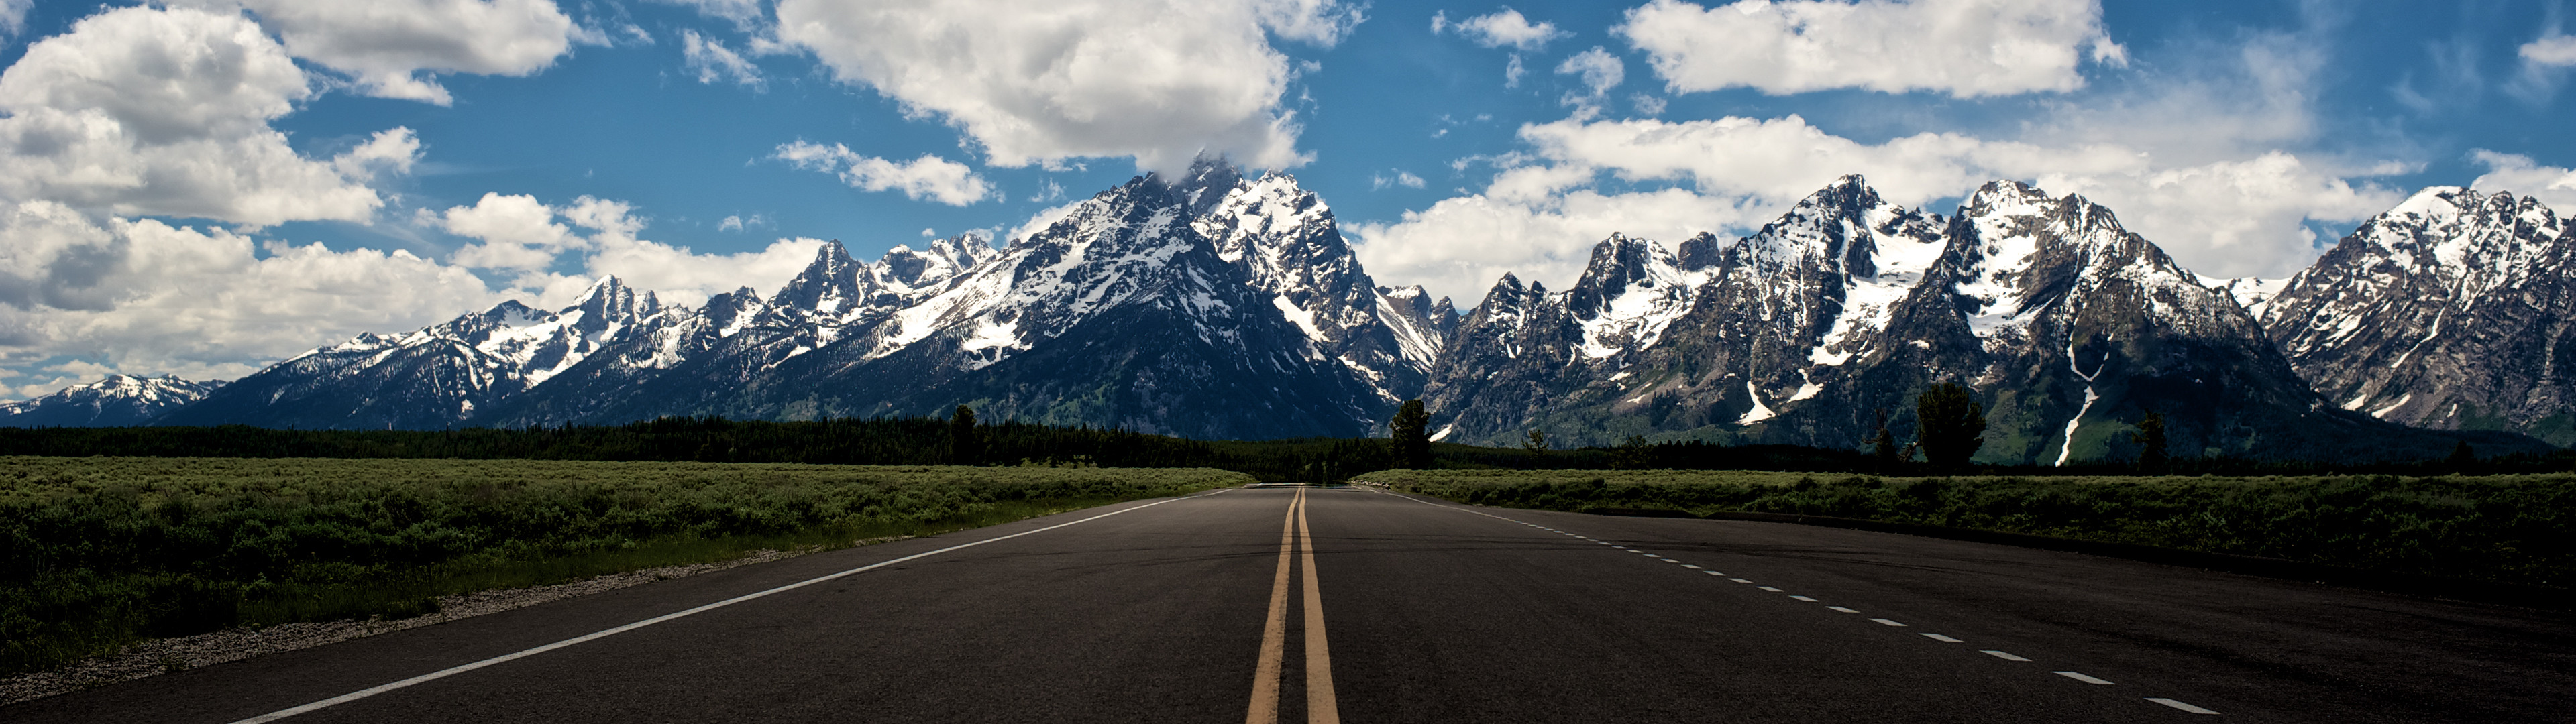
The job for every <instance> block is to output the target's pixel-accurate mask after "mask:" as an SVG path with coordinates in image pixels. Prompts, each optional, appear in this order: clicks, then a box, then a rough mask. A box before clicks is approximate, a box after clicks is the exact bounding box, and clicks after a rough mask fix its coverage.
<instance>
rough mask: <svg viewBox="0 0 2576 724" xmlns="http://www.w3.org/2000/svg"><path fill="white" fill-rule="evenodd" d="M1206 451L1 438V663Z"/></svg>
mask: <svg viewBox="0 0 2576 724" xmlns="http://www.w3.org/2000/svg"><path fill="white" fill-rule="evenodd" d="M1251 481H1252V479H1251V478H1250V476H1246V475H1243V474H1241V473H1234V472H1227V471H1222V470H1213V469H1205V468H1162V469H1121V468H1099V467H1047V466H1023V467H954V466H850V465H807V464H755V463H731V464H728V463H696V462H590V461H562V460H434V459H361V460H346V459H314V458H280V459H242V458H170V457H77V458H76V457H0V675H5V674H13V673H23V672H29V671H38V670H44V669H48V668H51V667H53V666H58V665H60V664H63V663H66V662H69V661H73V660H77V659H79V658H82V657H85V656H90V655H94V654H99V653H106V652H110V651H114V650H116V649H117V648H119V647H122V646H124V645H126V644H129V643H132V642H135V641H138V640H142V639H144V638H149V637H157V636H175V635H185V634H191V633H199V632H204V631H212V630H218V629H223V628H229V627H234V626H266V625H274V624H279V623H287V622H295V621H326V620H339V619H348V618H365V617H370V616H383V617H387V618H397V617H404V616H413V615H420V614H425V613H431V612H434V611H435V608H436V606H437V598H438V597H439V596H442V595H448V594H454V593H465V592H471V591H477V590H488V589H494V588H511V587H518V586H529V585H540V584H547V583H556V582H561V581H566V580H572V579H575V578H581V577H586V576H592V575H600V574H606V573H616V572H623V571H630V570H638V569H644V568H652V567H657V566H667V565H682V564H690V563H705V562H713V561H720V560H727V559H730V558H734V557H739V556H741V555H743V554H745V553H748V552H751V551H756V550H764V549H777V550H790V549H799V548H804V549H811V548H834V547H841V546H847V545H851V544H853V543H854V542H857V541H862V540H867V539H881V538H890V537H899V536H910V535H926V534H931V533H938V532H944V531H949V530H957V529H962V528H970V527H977V526H984V525H992V524H996V523H1002V522H1007V521H1011V520H1018V519H1022V518H1027V517H1033V516H1037V515H1045V514H1049V513H1054V512H1061V511H1065V510H1072V509H1077V508H1083V507H1090V506H1095V505H1102V504H1106V503H1112V502H1118V501H1125V500H1136V499H1142V498H1153V497H1161V496H1168V495H1177V494H1183V493H1189V492H1194V491H1199V490H1207V489H1211V488H1218V487H1226V486H1231V485H1238V484H1242V483H1247V482H1251Z"/></svg>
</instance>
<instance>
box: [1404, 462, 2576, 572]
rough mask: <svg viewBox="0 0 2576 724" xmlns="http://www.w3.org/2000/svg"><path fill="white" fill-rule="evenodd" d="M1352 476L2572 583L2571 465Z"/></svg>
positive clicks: (1552, 504)
mask: <svg viewBox="0 0 2576 724" xmlns="http://www.w3.org/2000/svg"><path fill="white" fill-rule="evenodd" d="M1355 479H1357V480H1362V481H1367V482H1373V483H1380V484H1384V485H1386V486H1387V487H1389V488H1391V489H1394V490H1400V491H1406V492H1414V493H1421V494H1424V495H1430V496H1434V497H1439V498H1445V499H1448V500H1453V501H1457V502H1461V503H1470V504H1475V505H1491V506H1500V507H1511V508H1532V509H1541V510H1565V511H1576V512H1584V511H1594V510H1602V509H1614V508H1624V509H1649V510H1677V511H1685V512H1689V513H1692V514H1696V515H1705V514H1708V513H1712V512H1719V511H1739V512H1763V513H1796V514H1803V515H1822V516H1835V517H1844V518H1861V519H1868V520H1880V521H1889V522H1897V523H1914V524H1923V525H1939V526H1949V527H1954V528H1971V529H1979V530H1992V531H2001V532H2007V533H2029V534H2036V535H2048V536H2057V537H2062V538H2075V539H2081V540H2094V541H2103V542H2111V543H2130V544H2138V545H2149V546H2158V547H2163V548H2174V549H2181V550H2192V551H2203V552H2209V553H2229V554H2237V555H2251V556H2264V557H2271V558H2282V559H2288V560H2294V561H2304V562H2309V563H2322V564H2328V565H2338V566H2347V567H2352V568H2361V569H2368V570H2376V571H2388V572H2398V573H2410V574H2425V575H2439V576H2452V577H2462V578H2474V579H2480V580H2489V581H2498V582H2504V583H2518V584H2530V585H2540V586H2554V587H2561V588H2567V587H2576V475H2570V474H2563V473H2561V474H2544V475H2488V476H2425V477H2401V476H2394V475H2352V476H2298V477H2288V476H2266V477H2215V476H2194V477H2179V476H2173V477H2039V476H2012V477H1949V478H1938V477H1936V478H1893V477H1889V478H1881V477H1874V476H1864V475H1811V474H1801V473H1775V472H1750V471H1675V470H1635V471H1597V470H1550V471H1494V470H1387V471H1381V472H1374V473H1367V474H1364V475H1360V476H1357V477H1356V478H1355Z"/></svg>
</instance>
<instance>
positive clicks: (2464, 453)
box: [2442, 440, 2478, 472]
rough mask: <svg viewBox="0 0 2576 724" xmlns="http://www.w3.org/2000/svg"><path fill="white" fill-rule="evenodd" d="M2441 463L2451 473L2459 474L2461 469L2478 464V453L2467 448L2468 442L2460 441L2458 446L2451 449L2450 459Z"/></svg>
mask: <svg viewBox="0 0 2576 724" xmlns="http://www.w3.org/2000/svg"><path fill="white" fill-rule="evenodd" d="M2442 462H2443V465H2444V466H2446V467H2449V468H2450V469H2451V471H2452V472H2459V471H2460V470H2461V469H2462V468H2466V467H2468V466H2471V465H2476V464H2477V463H2478V451H2477V450H2475V449H2473V448H2470V447H2469V441H2467V440H2461V441H2460V444H2459V445H2458V446H2455V447H2453V448H2451V459H2449V460H2445V461H2442Z"/></svg>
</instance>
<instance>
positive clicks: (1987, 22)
mask: <svg viewBox="0 0 2576 724" xmlns="http://www.w3.org/2000/svg"><path fill="white" fill-rule="evenodd" d="M1612 32H1613V33H1616V34H1619V35H1621V36H1624V37H1626V38H1627V39H1628V40H1629V42H1631V43H1634V44H1635V45H1636V46H1637V48H1638V49H1640V50H1644V51H1646V52H1647V54H1648V56H1649V60H1648V62H1649V64H1650V65H1652V66H1653V67H1654V69H1655V73H1656V75H1658V76H1660V77H1662V78H1663V79H1664V83H1665V85H1666V86H1667V87H1668V88H1669V89H1670V90H1671V91H1672V92H1675V93H1684V92H1692V91H1712V90H1718V89H1722V88H1735V87H1749V88H1754V89H1758V90H1760V91H1762V92H1764V93H1771V94H1775V95H1785V94H1790V93H1804V92H1808V91H1819V90H1829V89H1835V88H1861V89H1866V90H1875V91H1884V92H1888V93H1902V92H1906V91H1916V90H1922V91H1934V92H1942V93H1948V94H1950V95H1953V96H1957V97H1961V98H1973V97H1978V96H1989V95H2010V94H2016V93H2028V92H2034V91H2070V90H2075V89H2077V88H2081V87H2083V86H2084V77H2083V76H2082V75H2079V74H2078V73H2077V72H2076V67H2077V66H2078V64H2079V63H2080V62H2081V61H2083V60H2084V59H2086V58H2087V57H2090V59H2091V60H2093V61H2094V62H2097V63H2105V64H2112V65H2122V64H2125V63H2126V62H2127V57H2128V56H2127V51H2126V50H2124V49H2122V48H2121V47H2120V45H2118V44H2117V43H2113V42H2111V39H2110V36H2109V34H2108V32H2106V31H2105V30H2104V29H2103V27H2102V7H2101V5H2100V3H2099V2H2098V0H1860V1H1859V2H1844V1H1842V0H1781V1H1779V2H1766V1H1765V0H1742V1H1741V2H1737V3H1735V4H1732V5H1725V6H1720V7H1716V8H1707V7H1702V6H1700V5H1696V4H1693V3H1689V2H1683V1H1682V0H1653V1H1652V2H1648V3H1646V4H1645V5H1641V6H1638V7H1636V8H1634V9H1631V10H1629V11H1628V15H1627V20H1626V22H1624V23H1623V24H1621V25H1619V26H1618V27H1616V28H1613V29H1612Z"/></svg>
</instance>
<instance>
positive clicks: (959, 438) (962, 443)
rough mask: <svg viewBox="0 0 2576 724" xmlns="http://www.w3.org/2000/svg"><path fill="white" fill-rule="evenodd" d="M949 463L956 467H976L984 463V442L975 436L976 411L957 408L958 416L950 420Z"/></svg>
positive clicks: (961, 407)
mask: <svg viewBox="0 0 2576 724" xmlns="http://www.w3.org/2000/svg"><path fill="white" fill-rule="evenodd" d="M948 462H949V463H950V464H954V465H976V464H980V463H982V462H984V441H983V440H982V439H980V438H978V437H977V436H976V434H975V410H974V409H973V408H969V407H967V406H965V405H958V406H957V414H955V415H952V416H949V418H948Z"/></svg>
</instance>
